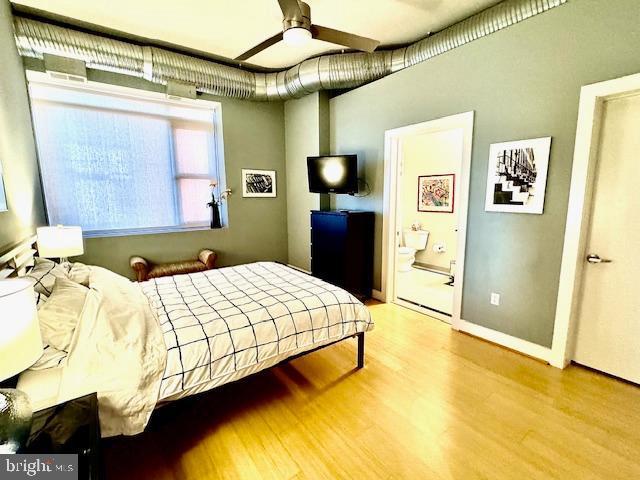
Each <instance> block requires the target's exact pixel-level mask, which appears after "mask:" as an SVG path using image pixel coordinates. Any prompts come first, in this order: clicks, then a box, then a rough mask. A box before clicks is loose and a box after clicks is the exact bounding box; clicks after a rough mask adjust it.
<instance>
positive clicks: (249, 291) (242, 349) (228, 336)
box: [140, 262, 373, 400]
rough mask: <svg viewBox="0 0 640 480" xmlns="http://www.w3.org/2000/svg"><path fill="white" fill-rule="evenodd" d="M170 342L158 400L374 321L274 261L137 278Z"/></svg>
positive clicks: (346, 298) (343, 295)
mask: <svg viewBox="0 0 640 480" xmlns="http://www.w3.org/2000/svg"><path fill="white" fill-rule="evenodd" d="M140 286H141V288H142V291H143V292H144V293H145V295H146V296H147V297H148V299H149V303H150V304H151V306H152V307H153V308H154V309H155V311H156V314H157V317H158V319H159V321H160V326H161V328H162V331H163V333H164V341H165V344H166V346H167V351H168V355H167V368H166V371H165V373H164V375H163V379H162V385H161V388H160V397H159V398H160V400H172V399H176V398H180V397H181V396H185V395H186V394H191V393H196V392H200V391H204V390H208V389H210V388H213V387H215V386H216V385H221V384H223V383H228V382H231V381H234V380H237V379H239V378H242V377H245V376H247V375H250V374H252V373H254V372H256V371H259V370H262V369H265V368H268V367H270V366H272V365H274V364H276V363H278V362H279V361H282V360H284V359H286V358H288V357H291V356H293V355H296V354H298V353H301V352H304V351H307V350H311V349H313V348H316V347H318V346H321V345H325V344H328V343H331V342H333V341H336V340H339V339H341V338H345V337H349V336H352V335H354V334H356V333H361V332H366V331H368V330H371V329H373V322H372V320H371V316H370V313H369V311H368V309H367V308H366V307H365V306H364V305H363V304H362V303H361V302H359V301H358V300H357V299H356V298H355V297H354V296H353V295H351V294H350V293H348V292H346V291H345V290H342V289H341V288H338V287H336V286H333V285H331V284H328V283H326V282H323V281H322V280H319V279H317V278H315V277H312V276H310V275H307V274H305V273H302V272H299V271H297V270H294V269H292V268H289V267H286V266H284V265H281V264H277V263H272V262H259V263H251V264H247V265H240V266H237V267H227V268H219V269H216V270H209V271H206V272H200V273H194V274H189V275H176V276H173V277H162V278H158V279H154V280H150V281H147V282H143V283H141V284H140Z"/></svg>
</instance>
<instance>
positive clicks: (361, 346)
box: [357, 332, 364, 368]
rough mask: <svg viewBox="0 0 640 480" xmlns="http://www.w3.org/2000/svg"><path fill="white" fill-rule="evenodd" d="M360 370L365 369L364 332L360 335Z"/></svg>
mask: <svg viewBox="0 0 640 480" xmlns="http://www.w3.org/2000/svg"><path fill="white" fill-rule="evenodd" d="M357 337H358V368H362V367H364V332H363V333H358V335H357Z"/></svg>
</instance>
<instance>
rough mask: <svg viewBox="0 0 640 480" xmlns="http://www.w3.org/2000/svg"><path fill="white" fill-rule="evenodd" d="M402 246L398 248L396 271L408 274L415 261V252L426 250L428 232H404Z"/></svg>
mask: <svg viewBox="0 0 640 480" xmlns="http://www.w3.org/2000/svg"><path fill="white" fill-rule="evenodd" d="M403 233H404V235H403V236H404V246H402V247H398V271H399V272H410V271H411V269H412V265H413V262H415V261H416V252H417V251H419V250H424V249H425V248H427V240H429V232H428V231H426V230H405V231H404V232H403Z"/></svg>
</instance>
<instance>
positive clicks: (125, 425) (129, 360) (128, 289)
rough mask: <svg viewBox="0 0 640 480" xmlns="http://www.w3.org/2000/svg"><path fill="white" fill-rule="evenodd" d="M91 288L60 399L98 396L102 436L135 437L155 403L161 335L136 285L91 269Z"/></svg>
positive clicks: (162, 350)
mask: <svg viewBox="0 0 640 480" xmlns="http://www.w3.org/2000/svg"><path fill="white" fill-rule="evenodd" d="M90 286H91V289H90V291H89V293H88V295H87V300H86V303H85V306H84V309H83V312H82V315H81V318H80V321H79V323H78V326H77V327H76V331H75V333H74V338H73V340H72V343H71V347H70V350H69V355H68V357H67V365H66V366H65V367H64V369H63V370H62V379H61V384H60V387H59V388H60V394H59V395H60V397H62V398H74V397H76V396H79V395H84V394H86V393H87V392H91V391H96V392H98V404H99V416H100V427H101V430H102V436H103V437H109V436H113V435H120V434H123V435H135V434H137V433H140V432H142V431H143V430H144V428H145V426H146V425H147V422H148V421H149V417H150V416H151V413H152V412H153V409H154V408H155V406H156V401H157V399H158V391H159V388H160V383H161V380H162V372H164V369H165V363H166V357H167V350H166V348H165V346H164V341H163V339H162V332H161V331H160V328H159V327H158V322H157V320H156V318H155V316H154V315H153V312H152V311H151V309H150V308H149V304H148V302H147V300H146V298H145V296H144V295H143V294H142V293H141V292H140V289H139V288H138V285H136V284H134V283H131V282H130V281H129V280H127V279H126V278H124V277H121V276H119V275H116V274H115V273H112V272H110V271H109V270H105V269H103V268H99V267H91V277H90Z"/></svg>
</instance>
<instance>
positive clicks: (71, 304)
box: [38, 278, 89, 352]
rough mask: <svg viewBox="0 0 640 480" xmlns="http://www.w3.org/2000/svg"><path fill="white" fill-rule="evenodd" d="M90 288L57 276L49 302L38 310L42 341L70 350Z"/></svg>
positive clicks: (66, 350) (63, 349)
mask: <svg viewBox="0 0 640 480" xmlns="http://www.w3.org/2000/svg"><path fill="white" fill-rule="evenodd" d="M88 292H89V289H88V288H86V287H83V286H82V285H80V284H79V283H75V282H72V281H71V280H69V279H67V278H56V280H55V284H54V286H53V289H52V293H51V295H50V296H49V298H48V299H47V302H46V303H45V304H44V305H42V306H41V307H40V309H39V310H38V320H39V321H40V332H41V333H42V342H43V343H44V344H45V345H51V346H52V347H54V348H55V349H57V350H60V351H63V352H68V351H69V345H70V344H71V340H72V338H73V332H74V331H75V328H76V326H77V325H78V322H79V321H80V316H81V314H82V310H83V308H84V303H85V300H86V298H87V293H88Z"/></svg>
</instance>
